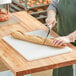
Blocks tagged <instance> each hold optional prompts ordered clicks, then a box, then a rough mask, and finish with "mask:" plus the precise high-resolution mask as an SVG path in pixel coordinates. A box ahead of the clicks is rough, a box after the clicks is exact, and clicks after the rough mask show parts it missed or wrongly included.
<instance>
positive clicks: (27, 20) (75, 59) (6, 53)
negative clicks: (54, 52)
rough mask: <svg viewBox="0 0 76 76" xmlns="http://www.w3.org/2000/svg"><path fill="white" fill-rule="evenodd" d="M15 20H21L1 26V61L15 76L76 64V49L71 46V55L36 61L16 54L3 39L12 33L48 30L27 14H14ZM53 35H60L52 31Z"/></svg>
mask: <svg viewBox="0 0 76 76" xmlns="http://www.w3.org/2000/svg"><path fill="white" fill-rule="evenodd" d="M12 15H13V16H15V18H17V19H19V20H18V22H17V23H14V24H12V22H10V23H11V24H9V25H8V24H5V26H0V59H1V61H2V62H3V63H4V64H5V65H6V66H7V67H8V68H9V69H10V70H11V71H12V72H13V73H14V75H15V76H23V75H25V74H31V73H35V72H40V71H44V70H49V69H54V68H59V67H63V66H67V65H72V64H75V63H76V47H74V46H73V45H71V44H69V45H68V46H69V47H71V48H72V50H73V51H72V52H71V53H66V54H62V55H58V56H53V57H48V58H44V59H39V60H35V61H31V62H29V61H27V60H25V59H24V58H23V57H22V56H21V55H19V54H18V53H16V52H15V50H14V49H12V48H11V47H10V46H8V44H6V43H5V42H4V41H2V37H4V36H7V35H9V34H10V33H11V32H14V31H16V30H21V31H23V32H27V31H33V30H38V29H43V30H47V28H46V27H45V26H44V25H43V24H42V23H40V22H39V21H37V20H36V19H35V18H33V17H32V16H30V15H29V14H27V13H26V12H24V11H22V12H18V13H13V14H12ZM51 33H52V35H53V36H55V37H57V36H58V35H57V34H56V33H54V32H53V31H51Z"/></svg>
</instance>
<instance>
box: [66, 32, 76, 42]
mask: <svg viewBox="0 0 76 76" xmlns="http://www.w3.org/2000/svg"><path fill="white" fill-rule="evenodd" d="M67 37H68V38H69V40H70V42H75V40H76V31H74V32H73V33H71V34H69V35H68V36H67Z"/></svg>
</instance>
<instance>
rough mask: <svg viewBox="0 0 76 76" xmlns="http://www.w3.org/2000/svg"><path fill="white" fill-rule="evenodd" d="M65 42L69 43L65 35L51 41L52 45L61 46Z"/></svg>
mask: <svg viewBox="0 0 76 76" xmlns="http://www.w3.org/2000/svg"><path fill="white" fill-rule="evenodd" d="M67 43H70V40H69V38H68V37H67V36H63V37H58V38H55V39H54V41H53V45H54V46H62V45H65V44H67Z"/></svg>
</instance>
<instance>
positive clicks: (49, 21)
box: [46, 15, 56, 27]
mask: <svg viewBox="0 0 76 76" xmlns="http://www.w3.org/2000/svg"><path fill="white" fill-rule="evenodd" d="M46 24H47V26H50V25H51V24H52V25H53V26H52V27H54V26H55V24H56V17H55V16H53V15H50V16H49V17H47V19H46Z"/></svg>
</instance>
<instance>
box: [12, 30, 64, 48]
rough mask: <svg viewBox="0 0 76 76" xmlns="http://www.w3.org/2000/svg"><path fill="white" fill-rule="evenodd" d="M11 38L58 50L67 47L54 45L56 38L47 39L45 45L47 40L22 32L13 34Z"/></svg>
mask: <svg viewBox="0 0 76 76" xmlns="http://www.w3.org/2000/svg"><path fill="white" fill-rule="evenodd" d="M11 36H12V37H13V38H16V39H19V40H24V41H28V42H32V43H36V44H41V45H46V46H51V47H56V48H62V47H64V46H65V45H62V46H54V45H52V42H53V40H54V38H50V39H46V41H45V43H44V40H45V38H43V37H40V36H35V35H28V34H24V33H22V32H21V31H15V32H12V33H11ZM43 43H44V44H43Z"/></svg>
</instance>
